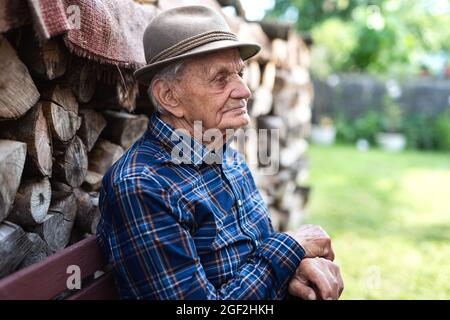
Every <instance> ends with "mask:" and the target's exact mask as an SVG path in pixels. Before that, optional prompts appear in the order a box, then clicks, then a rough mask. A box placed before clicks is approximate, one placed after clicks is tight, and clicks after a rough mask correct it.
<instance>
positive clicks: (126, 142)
mask: <svg viewBox="0 0 450 320" xmlns="http://www.w3.org/2000/svg"><path fill="white" fill-rule="evenodd" d="M103 115H104V116H105V118H106V120H107V125H106V128H105V130H104V131H103V133H102V137H104V138H105V139H107V140H110V141H111V142H113V143H116V144H118V145H120V146H121V147H122V148H124V149H128V148H129V147H130V146H131V145H132V144H133V143H134V142H136V140H138V139H139V138H140V137H141V136H142V135H143V134H144V132H145V131H146V130H147V124H148V118H147V117H146V116H144V115H134V114H129V113H125V112H115V111H110V110H107V111H105V112H103Z"/></svg>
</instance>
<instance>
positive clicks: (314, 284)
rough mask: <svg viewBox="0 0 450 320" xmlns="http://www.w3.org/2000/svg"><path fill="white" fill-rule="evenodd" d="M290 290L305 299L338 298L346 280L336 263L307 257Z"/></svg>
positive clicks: (290, 285)
mask: <svg viewBox="0 0 450 320" xmlns="http://www.w3.org/2000/svg"><path fill="white" fill-rule="evenodd" d="M288 290H289V293H290V294H291V295H293V296H296V297H299V298H300V299H304V300H317V299H323V300H337V299H338V298H339V297H340V295H341V293H342V291H343V290H344V281H343V280H342V277H341V272H340V270H339V267H338V266H337V265H336V264H335V263H333V262H331V261H330V260H327V259H323V258H314V259H313V258H307V259H303V260H302V262H300V266H299V267H298V268H297V270H296V272H295V275H294V276H293V277H292V279H291V280H290V282H289V286H288Z"/></svg>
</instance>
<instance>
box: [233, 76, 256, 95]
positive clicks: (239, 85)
mask: <svg viewBox="0 0 450 320" xmlns="http://www.w3.org/2000/svg"><path fill="white" fill-rule="evenodd" d="M237 78H238V80H236V82H235V87H234V88H233V90H232V91H231V95H230V96H231V98H233V99H250V97H251V96H252V93H251V91H250V89H249V88H248V86H247V84H246V83H245V82H244V79H242V78H241V77H237Z"/></svg>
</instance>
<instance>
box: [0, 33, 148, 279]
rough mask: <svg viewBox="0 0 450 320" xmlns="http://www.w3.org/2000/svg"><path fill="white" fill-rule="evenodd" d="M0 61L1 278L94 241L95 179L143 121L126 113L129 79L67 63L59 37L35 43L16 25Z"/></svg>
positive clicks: (2, 45)
mask: <svg viewBox="0 0 450 320" xmlns="http://www.w3.org/2000/svg"><path fill="white" fill-rule="evenodd" d="M0 57H1V59H0V69H1V74H0V119H1V122H0V150H1V151H0V181H1V183H0V221H1V222H2V223H1V224H0V257H1V260H0V276H4V275H6V274H8V273H10V272H12V271H14V270H15V269H17V268H21V267H25V266H28V265H30V264H32V263H34V262H37V261H39V260H42V259H43V258H45V257H46V256H48V255H49V254H52V253H54V252H57V251H59V250H61V249H63V248H65V247H66V246H67V245H68V244H70V243H73V242H76V241H78V240H80V239H82V238H83V237H84V236H85V235H86V234H93V233H95V230H96V226H97V223H98V220H99V210H98V197H99V192H98V191H99V188H100V185H101V180H102V177H103V175H104V173H105V172H106V171H107V170H108V168H109V167H110V166H111V165H112V164H113V163H114V162H115V161H116V160H117V159H119V158H120V157H121V155H122V154H123V153H124V151H125V150H126V149H127V148H129V147H130V146H131V144H132V143H134V142H135V141H136V140H137V139H138V138H139V137H140V136H141V135H142V134H143V133H144V132H145V130H146V128H147V123H148V116H147V115H142V114H132V113H129V112H128V111H132V110H134V109H136V100H137V96H138V86H137V85H136V84H134V85H132V86H130V84H133V81H129V79H127V78H130V77H131V72H130V71H128V72H127V71H121V70H119V69H117V68H113V67H108V66H102V65H99V64H96V63H94V62H92V61H89V60H86V59H81V58H78V57H76V56H73V55H70V54H69V53H68V52H67V50H65V48H64V45H63V43H62V41H61V39H58V38H52V39H51V40H49V41H47V42H45V43H43V44H38V42H37V41H36V40H35V39H34V36H33V32H32V30H31V29H30V28H26V27H24V28H21V29H18V30H14V31H12V32H8V33H7V34H6V35H3V36H0ZM116 73H121V76H122V77H123V78H124V80H123V82H122V81H114V80H113V79H115V78H117V77H116V76H117V75H116ZM118 78H119V79H120V78H121V77H120V76H119V77H118ZM148 109H149V110H148V112H151V108H150V107H148Z"/></svg>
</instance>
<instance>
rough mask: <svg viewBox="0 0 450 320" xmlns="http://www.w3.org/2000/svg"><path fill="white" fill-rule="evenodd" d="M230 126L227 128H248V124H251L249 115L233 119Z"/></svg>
mask: <svg viewBox="0 0 450 320" xmlns="http://www.w3.org/2000/svg"><path fill="white" fill-rule="evenodd" d="M229 124H230V125H229V126H227V128H230V129H235V130H237V129H240V128H243V127H245V126H247V125H248V124H250V116H249V115H248V113H245V114H241V115H239V116H237V117H235V118H233V119H230V122H229Z"/></svg>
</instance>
